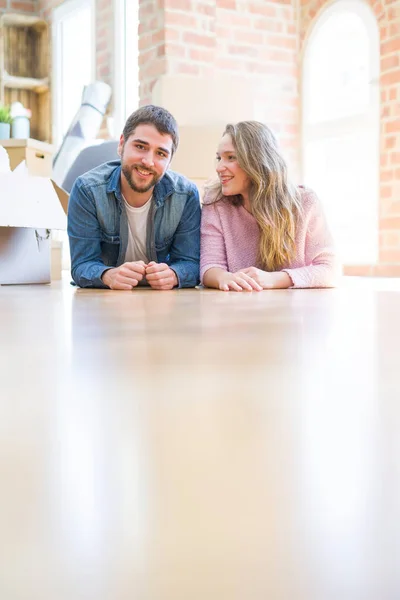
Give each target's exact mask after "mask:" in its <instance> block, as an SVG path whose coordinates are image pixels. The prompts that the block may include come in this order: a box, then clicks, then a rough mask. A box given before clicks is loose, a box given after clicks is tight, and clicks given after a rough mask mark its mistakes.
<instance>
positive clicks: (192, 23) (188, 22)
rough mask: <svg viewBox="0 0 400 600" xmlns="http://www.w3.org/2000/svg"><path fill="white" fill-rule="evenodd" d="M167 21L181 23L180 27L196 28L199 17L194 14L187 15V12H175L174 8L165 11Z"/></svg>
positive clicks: (169, 23) (174, 23)
mask: <svg viewBox="0 0 400 600" xmlns="http://www.w3.org/2000/svg"><path fill="white" fill-rule="evenodd" d="M165 22H166V23H167V24H168V25H179V26H180V27H182V28H183V27H186V28H188V29H196V26H197V23H198V21H197V19H196V17H195V16H194V15H191V14H189V15H187V14H185V13H180V12H174V11H172V10H166V11H165Z"/></svg>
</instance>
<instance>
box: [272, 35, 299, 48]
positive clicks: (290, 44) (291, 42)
mask: <svg viewBox="0 0 400 600" xmlns="http://www.w3.org/2000/svg"><path fill="white" fill-rule="evenodd" d="M267 43H268V45H270V46H276V47H277V48H288V49H290V50H296V48H297V40H296V38H295V37H292V36H285V35H282V36H278V35H274V36H269V37H268V38H267Z"/></svg>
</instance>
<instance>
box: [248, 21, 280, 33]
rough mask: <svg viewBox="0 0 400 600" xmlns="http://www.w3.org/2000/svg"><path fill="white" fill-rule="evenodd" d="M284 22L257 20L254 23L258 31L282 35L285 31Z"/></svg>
mask: <svg viewBox="0 0 400 600" xmlns="http://www.w3.org/2000/svg"><path fill="white" fill-rule="evenodd" d="M283 25H284V24H283V22H282V21H277V20H273V19H256V20H255V21H254V27H255V29H257V30H261V31H265V32H269V33H270V32H272V33H281V32H283V30H284V26H283Z"/></svg>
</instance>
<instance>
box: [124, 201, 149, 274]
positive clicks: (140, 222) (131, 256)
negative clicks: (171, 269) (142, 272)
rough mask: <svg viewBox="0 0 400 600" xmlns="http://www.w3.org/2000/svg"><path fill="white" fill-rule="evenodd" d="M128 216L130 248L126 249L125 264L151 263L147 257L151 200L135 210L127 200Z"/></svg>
mask: <svg viewBox="0 0 400 600" xmlns="http://www.w3.org/2000/svg"><path fill="white" fill-rule="evenodd" d="M124 201H125V208H126V214H127V217H128V232H129V236H128V246H127V248H126V254H125V262H134V261H138V260H143V261H144V262H145V263H146V264H147V263H148V262H149V261H148V257H147V255H146V233H147V217H148V215H149V210H150V206H151V198H150V199H149V200H148V201H147V202H146V204H143V206H141V207H140V208H135V207H133V206H131V205H130V204H128V203H127V201H126V200H125V198H124Z"/></svg>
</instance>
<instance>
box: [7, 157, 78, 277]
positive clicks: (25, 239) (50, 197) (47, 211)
mask: <svg viewBox="0 0 400 600" xmlns="http://www.w3.org/2000/svg"><path fill="white" fill-rule="evenodd" d="M61 199H62V200H61ZM62 204H64V206H65V207H67V204H68V194H66V193H65V192H64V191H63V190H61V189H60V188H58V187H57V189H56V186H55V185H53V182H52V181H51V180H50V179H47V178H44V177H32V176H31V175H29V174H28V173H27V169H26V167H25V165H24V164H21V165H20V166H18V167H17V168H16V169H15V170H14V171H13V172H8V173H3V174H1V175H0V284H1V285H5V284H21V283H50V280H51V276H50V273H51V261H50V251H51V235H50V234H51V229H66V226H67V218H66V210H64V209H63V205H62Z"/></svg>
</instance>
